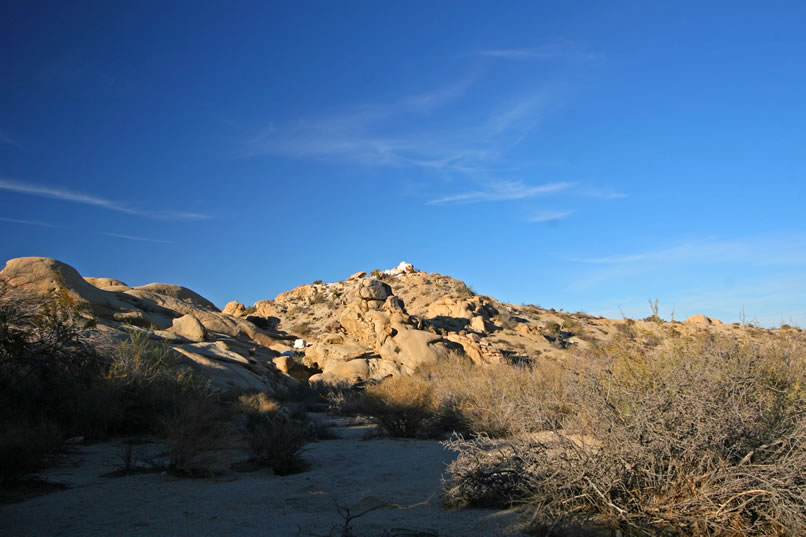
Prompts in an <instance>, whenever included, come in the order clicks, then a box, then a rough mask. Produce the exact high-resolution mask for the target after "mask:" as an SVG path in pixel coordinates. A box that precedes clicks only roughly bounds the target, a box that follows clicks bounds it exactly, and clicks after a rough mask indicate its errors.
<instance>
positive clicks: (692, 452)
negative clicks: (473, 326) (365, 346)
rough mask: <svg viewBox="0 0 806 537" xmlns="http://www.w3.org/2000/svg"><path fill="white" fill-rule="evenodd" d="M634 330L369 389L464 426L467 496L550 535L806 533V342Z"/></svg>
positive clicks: (438, 422) (421, 421)
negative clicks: (660, 338) (582, 349)
mask: <svg viewBox="0 0 806 537" xmlns="http://www.w3.org/2000/svg"><path fill="white" fill-rule="evenodd" d="M768 335H769V337H766V338H764V339H750V338H746V339H741V338H736V337H726V336H716V335H713V334H707V333H706V334H702V335H700V336H698V337H689V338H677V339H670V340H669V341H667V342H666V344H664V345H647V344H646V342H645V341H643V340H642V339H640V338H639V339H636V338H631V337H626V336H622V337H618V338H615V339H614V340H612V341H610V342H609V343H608V344H607V345H604V346H603V347H601V348H597V349H596V351H595V352H592V353H590V354H588V355H585V356H578V357H577V358H576V359H575V360H574V361H573V362H571V361H567V362H565V363H558V362H552V361H535V362H533V363H532V364H531V365H519V366H509V365H500V366H486V367H478V366H473V365H472V364H470V363H468V361H467V360H462V359H461V357H459V356H454V357H453V359H452V360H448V361H445V362H443V363H440V364H439V365H436V366H432V367H429V368H424V369H420V370H418V371H417V373H416V374H415V375H413V376H411V377H398V378H391V379H388V380H386V381H384V382H381V383H380V384H378V385H376V386H371V387H369V388H367V390H366V394H365V396H364V401H365V405H364V407H363V408H364V410H365V411H366V412H368V413H370V414H372V415H374V416H375V417H376V419H377V420H378V423H379V424H380V425H381V426H382V427H383V428H384V429H385V430H386V431H387V432H388V433H389V434H391V435H396V436H407V437H408V436H439V435H445V434H447V433H448V432H449V431H454V434H453V435H452V436H451V437H450V438H449V439H447V440H446V441H445V442H444V445H445V446H446V447H447V448H449V449H451V450H454V451H455V452H456V453H457V455H458V457H457V459H456V460H455V461H454V462H453V463H452V464H451V465H450V466H449V467H448V469H447V472H446V475H445V478H444V491H443V492H444V498H445V500H446V501H447V502H448V503H449V504H451V505H457V506H465V505H475V506H496V507H504V506H519V507H520V508H521V509H522V510H523V511H524V513H525V514H526V515H527V519H528V520H529V525H530V526H531V527H532V529H533V530H534V531H535V532H537V533H538V534H540V535H575V534H576V533H575V532H578V531H580V528H582V527H601V528H605V529H610V530H613V531H615V530H619V531H621V532H622V533H623V534H624V535H636V536H637V535H671V536H684V535H713V536H717V535H719V536H741V537H743V536H761V535H780V536H784V535H786V536H795V535H803V534H804V532H806V514H805V513H806V492H804V490H806V489H804V486H806V477H804V475H806V448H804V442H806V416H804V403H805V402H806V391H805V390H804V382H806V361H805V358H806V352H804V351H806V341H804V339H803V338H802V337H801V336H800V334H799V333H798V332H779V333H776V334H772V333H770V334H768Z"/></svg>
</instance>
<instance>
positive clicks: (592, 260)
mask: <svg viewBox="0 0 806 537" xmlns="http://www.w3.org/2000/svg"><path fill="white" fill-rule="evenodd" d="M567 260H568V261H571V262H576V263H580V264H582V265H583V266H584V265H589V266H590V267H591V270H587V271H584V272H583V273H582V274H580V275H579V277H577V278H576V279H575V280H574V281H573V282H572V283H570V284H569V287H568V288H569V290H572V291H583V290H589V289H591V288H594V287H597V286H599V285H601V284H604V283H605V282H608V281H618V280H627V279H630V280H635V279H636V278H639V277H641V276H644V275H648V274H661V273H664V274H665V273H675V272H679V271H680V270H682V269H691V268H697V269H698V270H703V271H706V272H710V271H711V270H717V272H719V273H721V274H724V275H725V277H726V278H730V277H731V276H728V274H734V273H736V272H737V271H740V270H741V271H750V270H751V269H752V270H757V269H758V268H759V267H777V268H782V267H803V266H806V233H788V234H770V235H758V236H750V237H742V238H736V239H719V238H713V237H711V238H693V239H687V240H683V241H679V242H678V243H676V244H672V245H669V246H664V247H659V248H656V249H647V250H643V251H638V252H628V253H619V254H612V255H605V256H599V257H587V258H584V257H583V258H570V259H567ZM723 267H726V268H723Z"/></svg>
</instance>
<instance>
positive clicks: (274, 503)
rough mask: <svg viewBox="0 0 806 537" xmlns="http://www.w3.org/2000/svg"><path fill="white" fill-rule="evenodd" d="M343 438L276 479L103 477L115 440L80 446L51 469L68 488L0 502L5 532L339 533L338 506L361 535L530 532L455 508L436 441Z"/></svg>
mask: <svg viewBox="0 0 806 537" xmlns="http://www.w3.org/2000/svg"><path fill="white" fill-rule="evenodd" d="M339 432H340V434H342V435H343V438H342V439H338V440H324V441H320V442H316V443H313V444H310V446H309V449H308V451H307V452H306V454H305V459H306V460H308V461H310V462H311V463H312V467H311V469H310V471H307V472H304V473H301V474H296V475H292V476H284V477H280V476H275V475H273V473H272V472H271V470H259V471H256V472H252V473H232V474H230V475H227V476H226V477H219V478H213V479H183V478H176V477H172V476H170V475H167V474H154V473H152V474H139V475H131V476H126V477H117V478H110V477H102V475H103V474H105V473H108V472H111V471H113V470H115V469H116V468H117V467H119V466H120V458H119V456H118V453H119V446H120V444H118V443H103V444H95V445H90V446H82V447H80V449H79V450H78V452H77V454H76V455H75V456H73V457H72V458H71V459H72V461H71V462H70V463H65V464H62V465H60V466H58V467H56V468H53V469H51V470H49V471H47V472H45V474H44V475H45V476H46V477H47V478H48V479H51V480H53V481H60V482H63V483H66V484H68V485H69V486H70V487H71V488H70V489H68V490H63V491H58V492H54V493H51V494H47V495H44V496H39V497H37V498H33V499H30V500H28V501H25V502H22V503H18V504H7V505H2V506H0V535H2V536H25V537H28V536H30V537H35V536H53V537H55V536H85V535H86V536H104V537H107V536H133V535H148V536H176V537H180V536H187V537H195V536H200V535H216V536H289V537H292V536H308V535H314V536H330V535H333V536H341V535H342V532H341V530H340V529H338V528H339V527H340V525H341V523H342V519H341V518H340V517H339V515H338V513H337V511H336V508H335V503H334V501H335V502H338V503H339V504H340V505H343V506H347V507H349V508H351V510H352V512H353V513H358V512H360V511H362V510H364V509H366V508H369V507H373V506H375V505H378V504H383V503H396V504H402V505H413V504H417V503H420V502H423V501H425V500H429V498H430V500H429V501H428V502H427V503H426V504H424V505H419V506H416V507H413V508H411V509H408V510H398V509H380V510H377V511H374V512H372V513H369V514H367V515H366V516H363V517H361V518H358V519H356V520H355V521H354V522H353V523H352V527H353V531H354V534H355V535H356V536H360V537H364V536H366V537H378V536H380V535H382V534H383V532H384V531H388V532H390V533H391V534H392V535H394V534H395V532H393V531H392V530H393V528H405V529H408V530H418V529H420V530H428V531H431V532H433V533H435V534H437V535H439V537H487V536H494V535H523V534H521V533H518V532H517V531H516V530H512V529H510V528H511V527H512V526H513V525H515V524H516V522H517V515H516V514H515V513H513V512H511V511H497V510H483V509H460V510H448V509H445V508H444V507H443V506H442V505H441V501H440V494H439V491H440V477H441V474H442V472H443V470H444V468H445V465H446V464H447V463H448V462H450V460H451V459H452V458H453V456H454V454H453V453H451V452H448V451H446V450H445V449H444V448H443V447H442V446H441V445H440V444H439V442H437V441H434V440H394V439H388V438H373V439H369V440H363V439H362V437H363V435H364V433H366V428H363V429H362V428H358V427H350V428H346V429H345V428H342V429H341V430H340V431H339Z"/></svg>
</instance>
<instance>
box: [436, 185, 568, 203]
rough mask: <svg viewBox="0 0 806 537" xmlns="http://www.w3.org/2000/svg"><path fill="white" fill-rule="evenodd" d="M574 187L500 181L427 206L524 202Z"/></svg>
mask: <svg viewBox="0 0 806 537" xmlns="http://www.w3.org/2000/svg"><path fill="white" fill-rule="evenodd" d="M572 186H573V183H547V184H543V185H537V186H530V185H527V184H526V183H523V182H522V181H500V182H495V183H490V184H488V185H487V188H485V189H484V190H475V191H471V192H462V193H459V194H452V195H450V196H445V197H442V198H437V199H433V200H430V201H428V202H427V204H428V205H446V204H461V203H481V202H490V201H510V200H522V199H527V198H533V197H536V196H542V195H547V194H554V193H556V192H561V191H563V190H567V189H569V188H571V187H572Z"/></svg>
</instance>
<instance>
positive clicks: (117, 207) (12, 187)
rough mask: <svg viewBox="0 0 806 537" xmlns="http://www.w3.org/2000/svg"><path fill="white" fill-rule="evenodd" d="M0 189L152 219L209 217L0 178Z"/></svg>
mask: <svg viewBox="0 0 806 537" xmlns="http://www.w3.org/2000/svg"><path fill="white" fill-rule="evenodd" d="M0 190H7V191H9V192H16V193H18V194H25V195H29V196H36V197H40V198H48V199H55V200H60V201H68V202H72V203H80V204H82V205H90V206H93V207H99V208H101V209H106V210H109V211H115V212H119V213H124V214H130V215H134V216H141V217H143V218H150V219H152V220H176V221H196V220H207V219H209V218H210V216H208V215H204V214H199V213H190V212H183V211H164V210H159V211H154V210H145V209H133V208H131V207H126V206H125V205H123V204H121V203H120V202H117V201H114V200H108V199H104V198H100V197H97V196H93V195H89V194H83V193H80V192H73V191H71V190H65V189H61V188H52V187H48V186H41V185H33V184H29V183H21V182H17V181H8V180H6V179H0Z"/></svg>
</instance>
